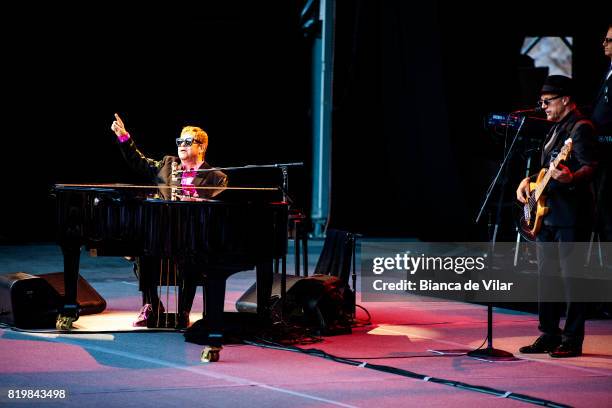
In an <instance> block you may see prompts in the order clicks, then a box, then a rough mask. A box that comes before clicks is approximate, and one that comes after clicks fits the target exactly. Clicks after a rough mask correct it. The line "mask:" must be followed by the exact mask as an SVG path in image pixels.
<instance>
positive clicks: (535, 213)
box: [519, 138, 572, 241]
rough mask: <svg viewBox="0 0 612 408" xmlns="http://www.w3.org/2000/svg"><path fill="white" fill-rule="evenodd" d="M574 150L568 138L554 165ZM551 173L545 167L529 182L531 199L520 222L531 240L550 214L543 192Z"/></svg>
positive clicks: (522, 233)
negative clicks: (533, 181)
mask: <svg viewBox="0 0 612 408" xmlns="http://www.w3.org/2000/svg"><path fill="white" fill-rule="evenodd" d="M571 151H572V139H569V138H568V139H567V140H566V141H565V145H564V146H563V147H562V148H561V151H560V152H559V154H558V155H557V157H556V158H555V160H554V161H553V163H552V164H553V166H554V167H557V166H558V165H559V163H560V162H561V161H562V160H567V158H568V157H569V155H570V153H571ZM550 177H551V173H550V172H549V171H548V168H543V169H542V170H540V173H539V174H538V178H537V179H536V181H535V183H529V199H528V200H527V203H525V205H524V206H523V214H522V215H521V219H520V222H519V232H520V234H521V235H522V236H523V237H524V238H525V239H527V240H529V241H534V240H535V238H536V235H538V232H540V228H542V219H543V218H544V217H545V216H546V214H548V211H549V208H548V207H546V206H545V204H546V196H544V195H543V194H542V193H543V192H544V189H545V188H546V186H547V185H548V182H549V181H550Z"/></svg>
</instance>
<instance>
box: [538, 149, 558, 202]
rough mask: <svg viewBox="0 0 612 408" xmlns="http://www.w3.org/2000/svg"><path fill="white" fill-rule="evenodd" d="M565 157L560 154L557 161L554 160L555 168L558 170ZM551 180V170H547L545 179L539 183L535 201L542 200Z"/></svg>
mask: <svg viewBox="0 0 612 408" xmlns="http://www.w3.org/2000/svg"><path fill="white" fill-rule="evenodd" d="M562 156H564V155H562V154H559V155H558V156H557V157H556V158H555V160H553V166H554V167H555V168H556V167H557V166H558V165H559V163H560V162H561V160H563V157H562ZM550 178H551V172H550V169H547V170H546V174H545V175H544V178H543V179H542V180H541V181H540V182H539V183H538V186H537V187H536V189H535V201H538V200H539V199H540V196H541V195H542V193H543V192H544V189H545V188H546V186H547V185H548V182H549V181H550Z"/></svg>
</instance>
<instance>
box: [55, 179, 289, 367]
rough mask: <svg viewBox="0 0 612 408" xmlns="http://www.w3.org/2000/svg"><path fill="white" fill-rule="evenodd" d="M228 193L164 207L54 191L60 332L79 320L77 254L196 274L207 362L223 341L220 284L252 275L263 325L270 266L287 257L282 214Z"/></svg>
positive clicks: (81, 190)
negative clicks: (148, 262) (135, 259)
mask: <svg viewBox="0 0 612 408" xmlns="http://www.w3.org/2000/svg"><path fill="white" fill-rule="evenodd" d="M227 190H228V191H224V192H223V193H221V194H219V195H218V196H216V198H215V199H214V200H213V199H200V200H189V201H170V200H162V199H158V198H150V195H147V194H146V193H145V191H144V190H142V189H137V188H130V186H128V185H68V184H58V185H55V187H54V189H53V191H54V195H55V197H56V204H57V207H56V208H57V223H58V244H59V245H60V247H61V249H62V253H63V256H64V283H65V304H64V305H63V307H62V308H61V311H60V314H59V316H58V322H57V326H58V329H70V327H71V324H72V322H73V321H75V320H77V319H78V317H79V305H78V303H77V281H78V277H79V263H80V253H81V248H83V247H85V248H86V249H88V250H90V251H93V252H96V253H97V255H102V256H156V257H160V258H162V259H168V260H171V261H172V262H175V263H176V264H178V265H185V268H184V270H186V271H190V272H189V273H196V274H199V276H198V277H197V280H198V281H199V280H202V281H203V282H204V285H205V293H206V295H205V313H206V317H205V323H206V330H207V334H208V342H207V344H209V345H210V346H211V347H212V348H209V351H210V350H212V354H211V355H210V358H211V360H212V361H216V360H217V359H218V356H219V352H218V350H220V346H221V343H222V340H223V338H222V336H223V305H224V296H225V283H226V279H227V278H228V277H229V276H230V275H231V274H233V273H236V272H240V271H245V270H252V269H253V268H255V269H256V275H257V305H258V308H257V314H258V317H259V318H260V319H261V320H262V321H265V320H266V319H267V318H268V317H269V316H268V313H269V311H268V310H267V305H268V301H269V299H270V294H271V288H272V278H273V269H274V268H273V264H274V263H275V261H276V262H278V260H279V259H281V258H283V257H284V256H285V255H286V253H287V222H288V221H287V219H288V206H287V203H286V202H284V201H282V199H281V200H279V201H273V200H270V194H266V195H265V197H266V198H265V199H262V196H261V194H260V195H257V194H255V195H254V194H244V192H241V191H233V192H232V191H231V188H228V189H227ZM179 304H180V302H179ZM179 307H180V306H179ZM179 312H180V310H179ZM205 350H206V349H205Z"/></svg>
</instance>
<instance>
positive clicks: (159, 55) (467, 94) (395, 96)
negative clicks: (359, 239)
mask: <svg viewBox="0 0 612 408" xmlns="http://www.w3.org/2000/svg"><path fill="white" fill-rule="evenodd" d="M303 3H304V2H302V1H297V0H296V1H278V2H247V1H245V2H236V1H209V2H202V3H201V4H199V5H198V6H172V7H169V6H150V5H147V6H144V5H143V6H141V8H139V9H135V8H130V9H129V10H128V9H126V8H125V6H120V7H119V6H112V5H110V4H105V5H104V6H102V5H101V6H99V7H96V8H95V9H94V8H87V9H85V8H74V6H68V5H58V4H53V5H47V6H44V7H43V6H30V7H29V8H28V9H21V10H18V9H17V10H14V11H12V12H11V13H9V12H7V13H3V14H4V15H3V20H4V21H3V23H4V24H3V25H2V28H0V29H1V30H2V34H3V38H5V39H6V41H5V57H4V63H3V65H4V68H5V69H4V74H3V77H4V79H5V80H4V81H3V82H4V86H3V88H4V90H3V92H2V93H3V99H4V104H3V105H4V108H3V112H2V117H3V127H2V129H3V135H2V142H0V143H1V148H2V157H3V160H4V165H5V183H4V186H3V188H2V205H3V211H2V215H1V216H0V220H1V222H2V224H1V228H0V242H23V241H38V240H49V239H52V238H53V234H54V223H53V202H52V200H51V199H50V198H49V187H50V186H51V185H52V184H53V183H56V182H137V181H139V180H138V179H137V178H136V177H135V176H134V175H133V174H132V173H131V172H130V170H129V169H128V168H127V166H126V165H125V164H124V163H123V161H122V159H121V156H120V155H119V153H118V151H117V149H116V146H115V145H114V135H113V134H112V132H111V131H110V129H109V127H110V124H111V121H112V119H113V117H112V115H113V113H114V112H118V113H120V114H121V115H122V117H123V118H124V120H125V122H126V125H127V127H128V129H129V130H130V132H131V133H132V135H133V136H134V138H135V140H136V141H137V142H138V144H139V145H140V146H141V148H142V149H143V150H144V151H145V152H147V153H148V154H149V155H150V156H152V157H161V156H162V155H163V154H167V153H169V152H173V151H174V150H175V147H174V145H173V139H174V138H175V137H176V136H177V135H178V133H179V132H180V128H181V127H182V126H183V125H186V124H194V125H199V126H202V127H203V128H205V129H206V130H207V131H208V132H209V135H210V147H209V153H208V160H209V161H210V162H211V163H212V164H214V165H219V166H225V165H239V164H256V163H272V162H288V161H305V162H306V167H305V169H304V170H301V171H300V170H295V171H292V172H291V175H290V188H291V189H292V194H293V195H294V196H295V197H296V199H297V201H298V204H299V206H300V207H302V208H305V209H306V210H307V211H308V209H309V204H310V197H309V189H310V164H311V163H310V157H311V152H310V149H311V146H310V142H309V138H310V126H309V120H310V117H309V115H310V110H309V98H310V95H309V92H310V83H309V81H310V73H309V70H310V49H309V45H310V43H311V41H312V38H311V37H309V36H308V35H306V36H305V35H304V33H302V31H301V29H300V26H299V25H300V24H299V13H300V10H301V8H302V6H303ZM558 4H560V3H558ZM579 6H580V7H581V8H580V9H577V7H578V5H575V6H573V8H572V7H570V6H568V5H565V4H560V5H559V6H558V8H557V9H554V8H553V7H554V6H551V5H550V4H547V5H546V6H544V5H542V6H538V5H535V6H534V5H530V4H529V2H523V1H520V2H516V1H515V2H512V3H503V4H489V5H487V6H483V5H480V6H476V5H472V6H470V5H465V4H461V5H459V4H452V3H450V2H449V3H448V4H447V3H446V2H422V3H413V2H405V1H401V0H397V1H385V2H375V1H368V0H355V1H338V3H337V9H336V42H335V49H336V52H335V56H334V62H335V69H334V112H333V115H334V132H333V134H334V136H333V172H332V212H331V218H330V226H332V227H336V228H345V229H349V230H351V231H355V232H361V233H364V234H366V235H374V236H420V237H421V238H424V239H435V240H442V239H482V238H483V237H484V236H485V235H486V234H484V225H481V226H480V227H477V226H474V225H473V219H474V217H475V215H476V213H477V210H478V208H479V204H480V201H481V199H482V194H483V193H484V190H485V189H486V186H487V184H488V180H489V179H490V177H491V176H492V174H493V172H494V170H495V163H496V162H497V161H498V160H499V158H500V154H501V146H500V144H499V143H498V142H496V140H494V139H493V138H492V137H491V135H490V134H489V133H487V132H486V131H485V130H484V128H483V126H482V120H483V117H484V115H485V114H486V113H487V112H492V111H504V110H505V111H507V110H512V109H517V108H520V107H524V106H518V105H519V104H520V102H521V95H519V94H518V92H517V89H518V84H517V67H518V66H519V64H520V61H519V59H518V57H517V54H518V52H519V48H520V45H521V42H522V38H523V36H525V35H557V34H563V35H571V36H573V37H574V44H575V50H574V77H575V79H576V80H577V81H578V82H579V85H580V89H581V91H582V95H580V96H581V99H582V101H583V102H587V101H588V98H589V97H590V95H592V94H593V93H594V92H595V89H596V87H597V85H598V82H599V78H600V76H601V75H602V74H603V72H604V69H605V66H606V60H605V58H604V57H603V56H602V50H601V45H600V43H601V38H602V36H603V34H604V33H605V30H606V24H607V21H606V18H610V16H612V13H611V12H610V10H609V8H608V9H606V8H605V7H606V6H605V5H603V4H602V3H600V2H580V4H579ZM262 177H264V176H262ZM275 177H277V175H276V174H266V175H265V177H264V178H265V180H266V182H268V181H270V182H273V181H275V180H274V178H275Z"/></svg>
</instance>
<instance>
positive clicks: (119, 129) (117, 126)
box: [111, 113, 128, 137]
mask: <svg viewBox="0 0 612 408" xmlns="http://www.w3.org/2000/svg"><path fill="white" fill-rule="evenodd" d="M111 130H112V131H113V132H115V134H116V135H117V137H122V136H125V135H126V134H127V133H128V132H127V130H125V125H124V124H123V121H122V120H121V118H120V117H119V115H118V114H116V113H115V120H114V121H113V124H112V125H111Z"/></svg>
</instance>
